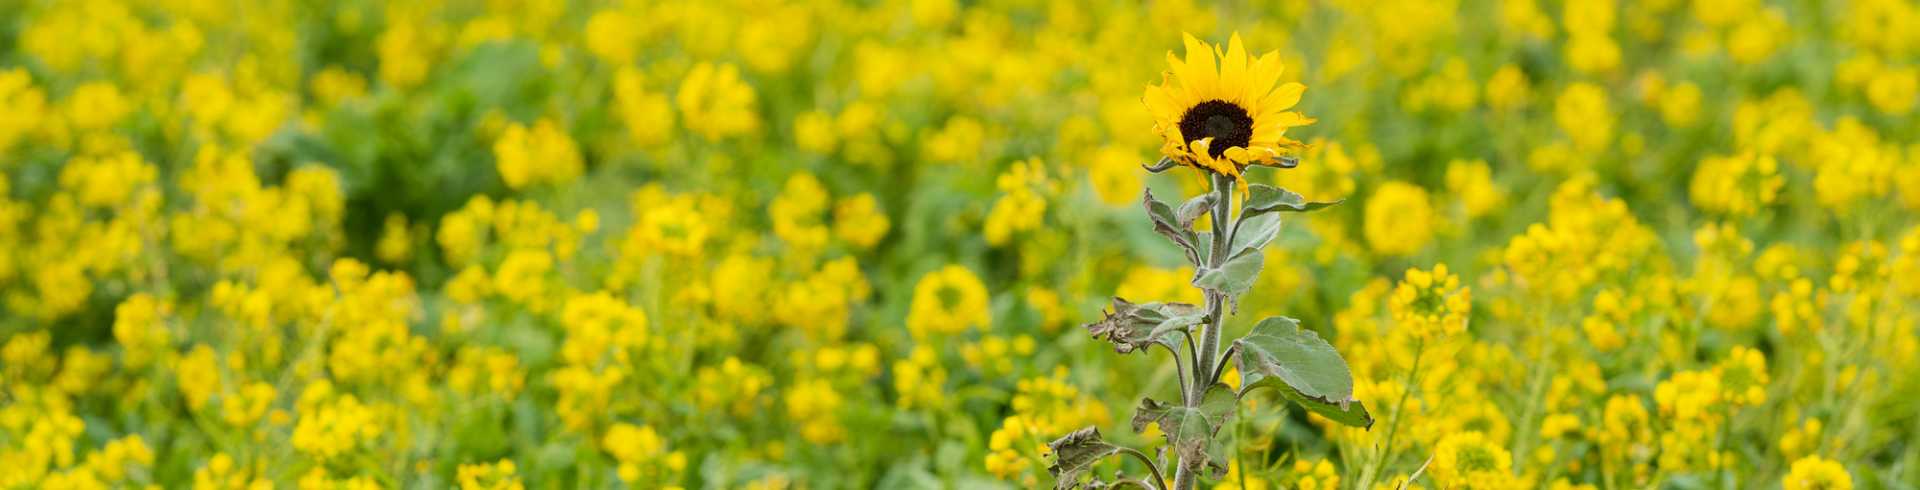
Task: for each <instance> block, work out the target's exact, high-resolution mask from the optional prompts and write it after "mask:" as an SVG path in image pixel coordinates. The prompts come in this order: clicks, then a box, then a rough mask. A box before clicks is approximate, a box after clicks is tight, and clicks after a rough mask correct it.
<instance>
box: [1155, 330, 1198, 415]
mask: <svg viewBox="0 0 1920 490" xmlns="http://www.w3.org/2000/svg"><path fill="white" fill-rule="evenodd" d="M1187 341H1188V342H1189V344H1191V342H1192V341H1193V336H1192V335H1188V336H1187ZM1154 344H1155V345H1159V346H1160V347H1164V348H1166V349H1167V353H1168V354H1172V355H1173V369H1174V372H1175V374H1177V376H1175V377H1178V378H1180V401H1181V404H1183V405H1184V404H1185V403H1186V400H1187V392H1188V391H1190V390H1191V388H1189V387H1188V386H1187V364H1186V361H1184V360H1182V359H1180V351H1177V350H1173V346H1171V345H1167V344H1166V343H1164V342H1154ZM1187 352H1189V353H1191V352H1193V347H1192V346H1191V345H1189V346H1188V347H1187Z"/></svg>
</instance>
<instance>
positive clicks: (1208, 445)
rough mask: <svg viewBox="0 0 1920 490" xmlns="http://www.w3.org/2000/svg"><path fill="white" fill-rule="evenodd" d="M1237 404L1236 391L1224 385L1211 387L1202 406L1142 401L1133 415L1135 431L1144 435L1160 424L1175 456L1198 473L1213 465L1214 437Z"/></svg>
mask: <svg viewBox="0 0 1920 490" xmlns="http://www.w3.org/2000/svg"><path fill="white" fill-rule="evenodd" d="M1237 401H1238V398H1237V397H1235V396H1234V394H1233V390H1232V389H1231V388H1228V387H1227V385H1224V384H1215V385H1213V386H1211V387H1208V388H1207V392H1206V394H1204V395H1202V396H1201V398H1200V404H1199V406H1193V407H1189V406H1185V405H1171V404H1165V403H1160V402H1158V401H1155V400H1154V399H1152V398H1143V399H1141V400H1140V407H1139V408H1137V409H1134V412H1133V431H1134V432H1141V431H1145V430H1146V429H1147V424H1150V423H1154V422H1159V423H1160V432H1161V433H1163V434H1166V437H1167V447H1170V448H1173V451H1174V454H1175V455H1177V456H1179V457H1180V464H1181V465H1182V466H1185V467H1186V468H1187V469H1188V470H1189V471H1195V470H1199V469H1202V468H1204V467H1206V465H1207V463H1208V462H1209V461H1211V459H1212V458H1211V457H1210V456H1209V455H1208V452H1209V451H1210V450H1211V449H1213V436H1214V434H1216V433H1218V432H1219V431H1220V427H1221V426H1222V425H1225V424H1226V422H1227V417H1229V416H1232V415H1233V404H1234V403H1236V402H1237Z"/></svg>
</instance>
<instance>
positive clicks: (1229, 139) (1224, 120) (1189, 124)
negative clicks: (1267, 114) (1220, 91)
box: [1180, 99, 1253, 158]
mask: <svg viewBox="0 0 1920 490" xmlns="http://www.w3.org/2000/svg"><path fill="white" fill-rule="evenodd" d="M1180 134H1181V136H1183V137H1185V138H1186V139H1187V141H1189V142H1192V141H1197V140H1199V139H1201V138H1213V144H1212V146H1209V147H1208V148H1207V153H1209V154H1211V155H1212V156H1213V157H1214V158H1220V154H1221V153H1224V152H1226V151H1227V149H1228V148H1232V147H1236V146H1238V147H1242V148H1244V147H1246V146H1247V142H1248V141H1251V140H1252V139H1253V116H1251V115H1248V114H1247V110H1246V109H1245V108H1242V107H1240V106H1239V105H1235V104H1234V103H1232V102H1227V101H1224V100H1219V99H1215V100H1209V101H1206V102H1201V103H1199V104H1195V105H1194V106H1193V108H1191V109H1187V113H1186V114H1182V115H1181V116H1180Z"/></svg>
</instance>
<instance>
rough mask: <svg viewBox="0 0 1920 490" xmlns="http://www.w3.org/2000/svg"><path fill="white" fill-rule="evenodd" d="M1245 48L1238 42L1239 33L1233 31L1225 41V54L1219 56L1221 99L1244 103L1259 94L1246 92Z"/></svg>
mask: <svg viewBox="0 0 1920 490" xmlns="http://www.w3.org/2000/svg"><path fill="white" fill-rule="evenodd" d="M1247 81H1248V80H1247V48H1246V46H1243V45H1241V43H1240V33H1237V32H1236V33H1234V34H1233V38H1232V39H1231V40H1229V41H1227V54H1226V56H1224V57H1222V58H1220V94H1219V95H1221V96H1223V97H1222V99H1223V100H1226V101H1228V102H1233V103H1235V104H1242V105H1245V104H1246V102H1248V101H1252V100H1254V97H1259V94H1253V93H1249V92H1247Z"/></svg>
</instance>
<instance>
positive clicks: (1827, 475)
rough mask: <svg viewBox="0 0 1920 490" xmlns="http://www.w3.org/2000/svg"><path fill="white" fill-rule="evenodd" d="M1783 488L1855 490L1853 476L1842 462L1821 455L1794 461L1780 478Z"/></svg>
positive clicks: (1788, 489) (1791, 489) (1784, 489)
mask: <svg viewBox="0 0 1920 490" xmlns="http://www.w3.org/2000/svg"><path fill="white" fill-rule="evenodd" d="M1780 488H1782V489H1783V490H1853V476H1852V475H1848V474H1847V469H1846V468H1844V467H1841V466H1840V463H1838V462H1835V461H1833V460H1831V459H1827V458H1822V457H1819V456H1807V457H1804V458H1800V459H1799V460H1796V461H1794V462H1793V469H1791V470H1788V471H1787V476H1786V477H1785V478H1782V479H1780Z"/></svg>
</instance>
